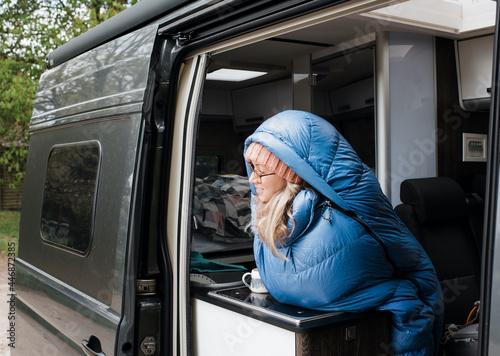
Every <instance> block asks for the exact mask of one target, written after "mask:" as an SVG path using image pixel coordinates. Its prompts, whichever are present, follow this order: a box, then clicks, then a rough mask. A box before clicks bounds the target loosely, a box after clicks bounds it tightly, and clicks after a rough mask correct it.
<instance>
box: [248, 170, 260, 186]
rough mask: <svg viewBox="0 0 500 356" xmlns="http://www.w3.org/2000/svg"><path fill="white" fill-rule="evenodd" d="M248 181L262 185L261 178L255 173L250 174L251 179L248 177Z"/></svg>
mask: <svg viewBox="0 0 500 356" xmlns="http://www.w3.org/2000/svg"><path fill="white" fill-rule="evenodd" d="M248 181H249V182H250V183H252V184H255V183H260V180H259V176H258V175H257V174H256V173H255V172H252V174H250V177H248Z"/></svg>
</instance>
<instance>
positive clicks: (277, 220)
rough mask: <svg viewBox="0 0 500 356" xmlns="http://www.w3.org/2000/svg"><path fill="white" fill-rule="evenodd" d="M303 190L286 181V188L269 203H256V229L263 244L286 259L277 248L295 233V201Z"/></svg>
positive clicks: (301, 186) (277, 255)
mask: <svg viewBox="0 0 500 356" xmlns="http://www.w3.org/2000/svg"><path fill="white" fill-rule="evenodd" d="M303 189H306V187H305V186H304V185H301V184H296V183H292V182H290V181H286V186H285V187H284V188H283V189H282V190H280V191H279V192H277V193H276V194H274V195H273V196H272V197H271V199H269V201H268V202H267V203H264V202H261V201H260V200H259V199H256V201H255V214H254V219H255V220H254V224H255V225H254V228H255V229H256V230H257V232H258V234H259V237H260V239H261V241H262V242H263V243H265V244H266V245H268V246H269V248H270V249H271V253H272V254H273V255H274V256H276V257H279V258H281V259H284V258H285V256H283V255H282V254H281V253H280V252H279V251H278V248H277V245H280V246H283V240H284V239H285V238H286V237H289V236H290V235H291V234H292V232H293V227H294V226H295V223H294V221H293V218H292V212H293V200H294V199H295V196H296V195H297V194H298V193H299V192H300V191H301V190H303ZM289 219H292V230H291V231H288V226H287V223H288V220H289Z"/></svg>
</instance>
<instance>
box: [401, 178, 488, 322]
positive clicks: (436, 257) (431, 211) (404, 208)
mask: <svg viewBox="0 0 500 356" xmlns="http://www.w3.org/2000/svg"><path fill="white" fill-rule="evenodd" d="M400 189H401V191H400V196H401V201H402V204H401V205H398V206H397V207H396V208H395V211H396V213H397V214H398V216H399V217H400V218H401V220H402V221H403V222H404V223H405V224H406V226H408V228H409V229H410V231H411V232H412V233H413V235H414V236H415V237H416V238H417V240H418V241H419V242H420V243H421V244H422V246H423V248H424V249H425V251H426V252H427V254H428V255H429V257H430V259H431V261H432V263H433V264H434V268H435V269H436V273H437V275H438V278H439V281H440V282H441V287H442V289H443V299H444V308H445V310H444V312H445V314H444V315H445V316H444V319H445V324H450V323H454V324H465V322H466V320H467V316H468V314H469V312H470V310H471V309H472V308H473V307H474V303H475V302H476V301H477V300H479V285H480V253H479V249H478V246H477V242H476V239H475V236H474V233H473V231H472V229H471V225H470V220H469V217H468V215H467V206H466V198H465V194H464V192H463V190H462V188H461V187H460V185H459V184H458V183H457V182H455V181H454V180H453V179H451V178H448V177H435V178H419V179H407V180H405V181H403V182H402V183H401V188H400Z"/></svg>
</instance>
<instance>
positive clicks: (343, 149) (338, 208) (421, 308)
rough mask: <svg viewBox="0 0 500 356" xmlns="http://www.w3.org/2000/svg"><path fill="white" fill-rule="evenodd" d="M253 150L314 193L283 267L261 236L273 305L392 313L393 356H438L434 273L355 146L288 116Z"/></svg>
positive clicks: (274, 122) (300, 213)
mask: <svg viewBox="0 0 500 356" xmlns="http://www.w3.org/2000/svg"><path fill="white" fill-rule="evenodd" d="M251 142H258V143H260V144H261V145H263V146H265V147H266V148H267V149H268V150H269V151H271V152H272V153H274V154H275V155H276V156H277V157H278V158H279V159H280V160H282V161H283V162H284V163H285V164H286V165H287V166H288V167H290V168H291V169H292V170H293V171H294V172H296V173H297V174H298V175H299V176H300V177H302V178H303V179H304V180H305V181H306V182H307V183H308V184H310V185H311V186H312V187H313V188H314V191H312V190H303V191H301V192H300V193H299V194H298V195H297V196H296V198H295V200H294V202H293V224H292V222H291V221H290V222H289V231H290V232H291V234H290V236H288V237H287V238H286V239H285V240H284V241H283V245H279V246H278V251H279V252H280V253H281V254H282V255H283V256H285V257H286V258H285V259H280V258H279V257H275V256H273V254H272V253H271V251H270V249H269V248H268V246H267V245H265V244H264V243H262V242H261V241H260V239H259V236H258V234H256V236H255V239H254V254H255V260H256V264H257V268H258V269H259V272H260V275H261V278H262V279H263V281H264V284H265V285H266V287H267V289H268V290H269V292H270V293H271V295H273V297H275V298H276V299H277V300H278V301H280V302H283V303H288V304H292V305H297V306H301V307H305V308H310V309H317V310H325V311H345V312H361V311H367V310H387V311H390V312H391V315H392V325H393V327H392V331H391V337H392V339H391V345H390V347H391V351H392V352H393V353H394V354H397V355H433V354H435V352H436V351H437V348H438V346H439V338H440V335H441V330H442V311H443V310H442V308H443V303H442V296H441V289H440V286H439V282H438V279H437V277H436V273H435V271H434V267H433V266H432V263H431V262H430V260H429V257H428V256H427V254H426V253H425V251H424V250H423V248H422V247H421V246H420V244H419V243H418V242H417V241H416V239H415V238H414V237H413V236H412V235H411V233H410V232H409V230H408V229H407V228H406V226H405V225H404V224H403V223H402V222H401V221H400V220H399V218H398V217H397V216H396V214H395V213H394V210H393V208H392V206H391V204H390V202H389V200H388V199H387V198H386V197H385V195H384V194H383V193H382V190H381V188H380V185H379V183H378V181H377V179H376V177H375V175H374V174H373V172H372V171H371V170H370V168H368V167H367V166H366V165H364V164H363V163H362V162H361V161H360V159H359V158H358V156H357V154H356V153H355V152H354V150H353V149H352V148H351V146H350V145H349V144H348V143H347V141H346V140H345V139H344V138H343V137H342V136H341V135H340V134H339V132H338V131H337V130H336V129H335V128H334V127H333V126H332V125H331V124H330V123H328V122H327V121H326V120H324V119H322V118H320V117H318V116H316V115H313V114H310V113H307V112H302V111H285V112H282V113H280V114H278V115H276V116H274V117H272V118H270V119H268V120H266V121H265V122H264V123H263V124H262V125H261V126H260V127H259V128H258V129H257V130H256V131H255V132H254V133H253V134H252V135H251V136H250V137H249V138H248V139H247V140H246V142H245V151H246V149H247V147H248V146H249V145H250V143H251ZM247 172H248V174H249V175H250V174H251V170H250V167H249V166H248V163H247ZM251 188H252V192H254V187H253V185H252V186H251ZM292 226H293V228H292Z"/></svg>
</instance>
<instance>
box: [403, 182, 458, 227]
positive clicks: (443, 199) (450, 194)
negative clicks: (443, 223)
mask: <svg viewBox="0 0 500 356" xmlns="http://www.w3.org/2000/svg"><path fill="white" fill-rule="evenodd" d="M400 189H401V191H400V198H401V201H402V202H403V203H404V204H408V205H411V206H413V209H415V213H416V215H417V219H418V221H419V222H420V223H421V224H424V223H430V222H433V221H438V220H443V219H450V218H457V217H461V216H465V215H466V214H467V207H466V201H465V194H464V192H463V190H462V188H461V187H460V185H459V184H458V183H457V182H455V181H454V180H453V179H451V178H449V177H433V178H417V179H407V180H404V181H403V182H402V183H401V188H400Z"/></svg>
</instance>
